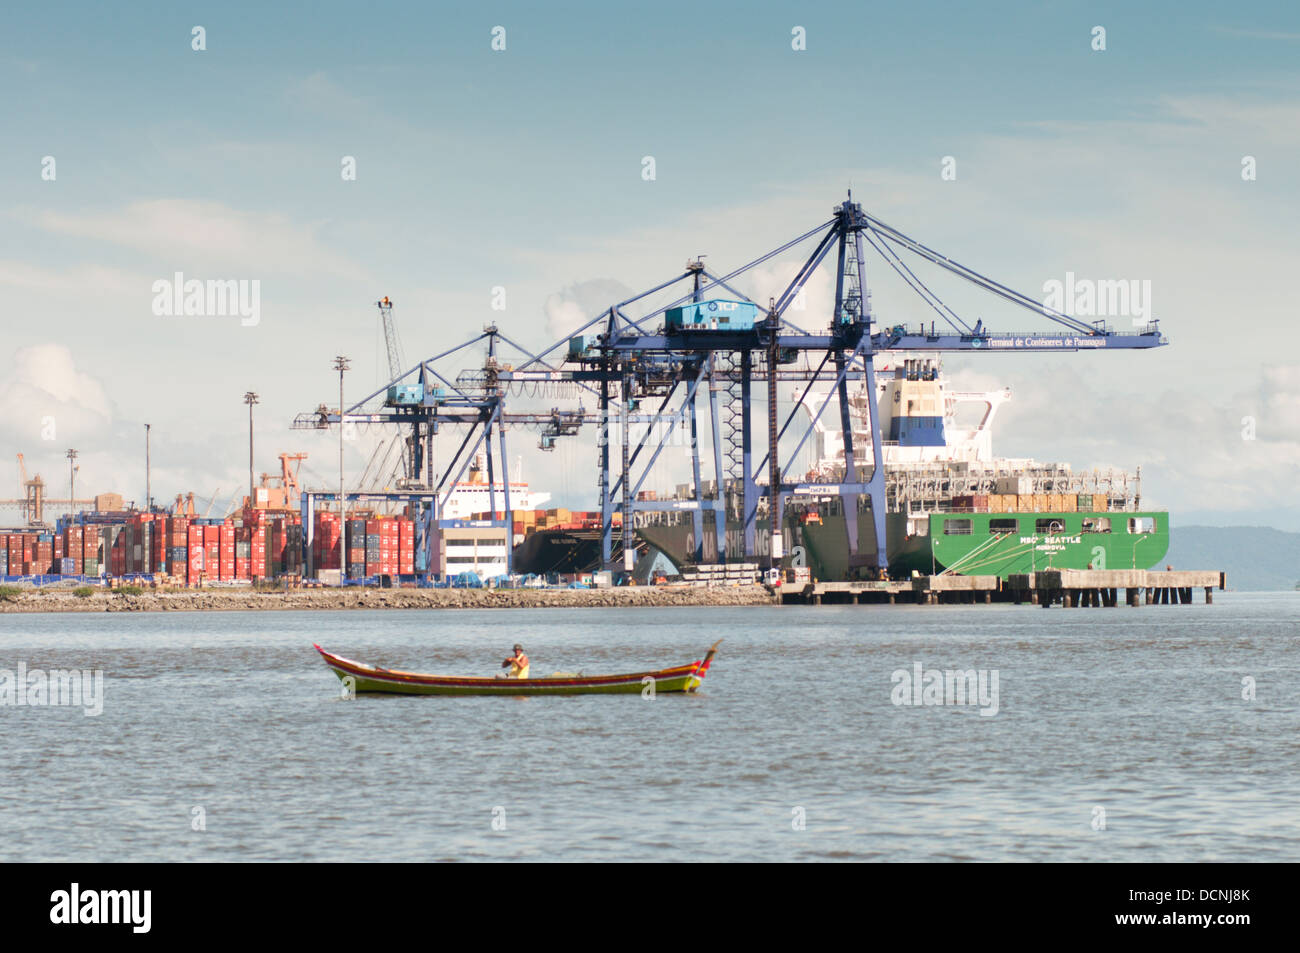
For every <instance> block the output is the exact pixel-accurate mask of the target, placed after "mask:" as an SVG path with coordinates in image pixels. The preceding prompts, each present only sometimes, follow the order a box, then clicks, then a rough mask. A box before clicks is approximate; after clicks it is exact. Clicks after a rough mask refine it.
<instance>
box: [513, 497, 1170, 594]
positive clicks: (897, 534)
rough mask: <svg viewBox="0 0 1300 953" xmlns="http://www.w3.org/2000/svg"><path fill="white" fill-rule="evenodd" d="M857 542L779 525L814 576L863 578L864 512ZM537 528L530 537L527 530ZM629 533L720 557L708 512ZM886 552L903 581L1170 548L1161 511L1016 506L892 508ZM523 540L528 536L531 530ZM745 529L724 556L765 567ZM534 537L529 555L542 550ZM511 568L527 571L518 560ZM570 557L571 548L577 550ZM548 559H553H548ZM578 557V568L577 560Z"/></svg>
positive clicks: (839, 527)
mask: <svg viewBox="0 0 1300 953" xmlns="http://www.w3.org/2000/svg"><path fill="white" fill-rule="evenodd" d="M857 524H858V533H857V538H858V547H857V551H856V553H854V552H852V551H851V549H850V546H849V537H848V532H847V528H846V525H845V521H844V517H843V516H842V515H837V514H828V513H819V514H817V516H816V517H815V518H811V519H810V517H809V515H808V514H791V517H790V518H789V519H788V520H787V521H786V525H785V528H784V532H783V534H782V535H783V540H784V546H783V553H784V554H785V555H784V557H783V559H782V560H781V565H782V567H783V568H790V567H792V566H806V567H808V569H809V571H810V574H811V575H812V577H813V578H814V579H819V580H824V581H836V580H846V579H854V578H858V577H861V576H864V575H866V573H867V571H868V570H870V569H871V568H872V567H874V566H875V565H876V547H875V529H874V527H873V525H872V519H871V513H870V511H869V510H863V511H861V512H859V513H858V514H857ZM534 535H537V534H534ZM637 537H638V539H640V540H641V541H643V542H645V543H647V544H649V545H650V546H651V547H653V548H654V549H657V550H659V551H660V552H662V553H663V554H664V555H665V556H667V557H668V559H670V560H671V561H672V562H673V563H674V564H675V565H676V566H678V567H679V568H682V567H687V566H691V565H694V564H696V563H718V562H722V561H724V560H722V559H720V558H719V557H718V546H717V535H716V532H715V531H714V529H713V526H712V522H711V520H709V519H708V518H707V517H706V520H705V523H704V533H703V537H702V539H701V540H700V544H699V545H698V546H697V542H696V538H695V531H694V528H693V526H692V524H691V523H690V522H689V521H684V522H682V523H679V524H676V525H662V524H656V525H651V526H645V527H640V528H638V529H637ZM885 538H886V553H887V557H888V564H889V573H890V575H891V576H893V577H894V578H903V577H906V576H909V575H911V574H912V573H913V572H919V573H923V574H933V573H939V572H953V573H959V574H962V575H981V576H1000V577H1002V578H1006V577H1007V576H1009V575H1011V574H1013V573H1026V572H1036V571H1038V570H1044V569H1089V568H1091V569H1150V568H1152V567H1153V566H1156V565H1158V564H1159V563H1160V561H1161V560H1163V559H1164V558H1165V556H1166V554H1167V553H1168V550H1169V517H1168V514H1167V513H1164V512H1160V511H1138V512H1130V511H1109V512H1049V511H1041V512H1029V513H1023V512H1015V513H996V512H986V513H931V514H926V515H919V516H908V515H907V514H904V513H890V514H888V515H887V516H886V518H885ZM530 539H531V537H530ZM744 541H745V534H744V530H743V528H742V527H741V526H740V525H739V524H738V523H730V524H728V526H727V530H726V534H725V549H726V559H725V561H728V562H758V563H760V564H764V565H766V564H768V563H769V562H770V560H769V546H770V542H771V540H770V534H769V531H768V524H767V523H766V521H760V522H759V524H758V525H757V527H756V530H755V533H754V547H753V552H752V554H751V555H746V554H745V547H744ZM584 542H585V543H587V545H586V546H585V547H584V551H583V552H582V557H583V558H582V559H576V558H575V559H573V560H569V561H566V562H567V565H570V566H575V567H578V568H575V570H574V571H588V570H591V569H596V568H599V566H598V565H597V563H598V561H599V560H598V556H599V547H598V546H595V547H593V546H591V543H590V542H589V541H585V540H584ZM561 543H562V541H561V540H560V539H558V538H557V539H556V540H554V541H552V542H551V544H550V545H549V547H548V548H549V551H551V552H552V553H554V552H555V551H556V550H557V549H563V546H562V545H561ZM542 548H543V547H542V543H541V541H540V540H534V541H533V542H532V543H531V544H530V545H529V546H528V547H527V551H528V552H529V553H537V552H539V551H542ZM523 550H524V547H520V549H517V550H516V568H517V571H521V572H528V571H533V570H531V569H529V568H527V567H526V566H525V565H521V564H520V562H519V559H520V554H521V551H523ZM575 555H576V554H575ZM547 562H548V563H549V564H551V565H554V563H555V559H554V556H551V557H550V558H548V559H547ZM579 563H581V566H579Z"/></svg>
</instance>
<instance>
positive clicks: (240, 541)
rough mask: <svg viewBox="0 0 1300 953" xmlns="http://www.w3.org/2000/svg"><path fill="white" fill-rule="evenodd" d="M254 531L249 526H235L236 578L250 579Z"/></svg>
mask: <svg viewBox="0 0 1300 953" xmlns="http://www.w3.org/2000/svg"><path fill="white" fill-rule="evenodd" d="M251 538H252V531H251V530H250V529H249V528H248V527H247V526H236V527H235V578H236V579H248V578H249V567H250V566H251V564H252V563H251V559H250V556H251V552H252V545H251V543H250V542H249V540H250V539H251Z"/></svg>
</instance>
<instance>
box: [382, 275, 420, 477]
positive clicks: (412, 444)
mask: <svg viewBox="0 0 1300 953" xmlns="http://www.w3.org/2000/svg"><path fill="white" fill-rule="evenodd" d="M375 306H376V307H378V308H379V323H380V325H382V326H383V329H384V348H385V349H386V350H387V352H388V374H389V377H388V379H389V380H393V381H395V380H397V379H398V378H400V377H401V376H402V371H403V370H404V369H405V367H404V361H403V358H402V342H401V341H400V340H398V337H397V325H396V324H394V323H393V302H392V301H391V300H389V297H388V295H384V296H383V297H382V298H380V299H379V300H378V301H376V302H375ZM419 440H420V435H419V427H418V425H417V426H416V432H415V434H414V435H413V436H412V438H411V439H410V440H409V441H408V447H409V449H410V450H411V453H410V454H407V453H402V454H401V455H400V456H399V457H398V461H397V465H396V466H394V467H393V468H392V470H391V472H390V473H388V474H386V476H387V477H388V479H389V480H393V479H395V478H396V477H397V476H398V470H399V468H400V470H401V476H402V477H411V476H412V475H417V476H418V473H419V468H418V467H417V466H416V463H415V457H414V454H415V450H416V448H417V447H418V445H419ZM386 458H387V455H386V454H385V459H386Z"/></svg>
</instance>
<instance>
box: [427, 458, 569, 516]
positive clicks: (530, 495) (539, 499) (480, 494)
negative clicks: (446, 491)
mask: <svg viewBox="0 0 1300 953" xmlns="http://www.w3.org/2000/svg"><path fill="white" fill-rule="evenodd" d="M468 476H469V479H467V480H462V481H461V482H460V483H457V484H456V486H455V488H454V489H453V490H452V491H451V495H450V496H449V497H448V498H447V502H446V503H444V504H443V506H442V512H441V513H440V514H439V518H440V519H444V520H467V519H472V518H474V516H476V515H477V514H480V513H490V512H492V510H493V509H494V508H495V509H496V511H497V512H498V513H502V512H505V508H506V485H507V483H508V484H509V487H510V509H512V510H540V509H543V508H544V507H545V505H546V503H547V502H548V501H549V500H550V498H551V494H549V493H538V492H534V491H533V490H532V488H531V487H530V486H529V485H528V483H527V482H526V481H525V480H524V479H523V472H522V463H519V464H517V465H516V470H515V478H514V479H513V480H509V479H507V480H502V479H500V478H499V477H498V478H497V479H495V480H494V481H493V482H492V485H491V486H489V485H488V479H487V454H486V453H484V452H483V451H482V450H480V451H479V452H478V453H477V454H476V455H475V457H474V462H473V463H471V464H470V469H469V474H468ZM494 497H495V499H494ZM494 503H495V507H494V505H493V504H494Z"/></svg>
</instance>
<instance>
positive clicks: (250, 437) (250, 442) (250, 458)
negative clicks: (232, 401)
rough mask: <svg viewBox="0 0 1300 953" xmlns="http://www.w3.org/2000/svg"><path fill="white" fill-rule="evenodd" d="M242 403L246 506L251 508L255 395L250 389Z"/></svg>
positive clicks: (252, 502)
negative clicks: (245, 433) (245, 411)
mask: <svg viewBox="0 0 1300 953" xmlns="http://www.w3.org/2000/svg"><path fill="white" fill-rule="evenodd" d="M244 403H246V404H247V405H248V508H249V509H252V508H253V504H254V502H255V501H254V500H253V405H254V404H256V403H257V395H256V394H255V393H253V392H252V391H251V390H250V391H248V392H247V393H245V394H244Z"/></svg>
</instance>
